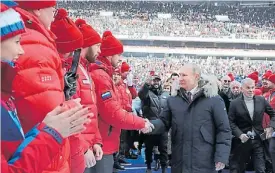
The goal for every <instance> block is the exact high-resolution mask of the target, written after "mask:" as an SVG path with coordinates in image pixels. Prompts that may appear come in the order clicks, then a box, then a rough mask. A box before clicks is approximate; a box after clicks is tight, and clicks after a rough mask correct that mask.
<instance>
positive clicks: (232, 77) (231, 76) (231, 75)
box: [227, 73, 235, 82]
mask: <svg viewBox="0 0 275 173" xmlns="http://www.w3.org/2000/svg"><path fill="white" fill-rule="evenodd" d="M227 76H229V78H230V79H231V82H232V81H234V80H235V78H234V76H233V74H232V73H228V75H227Z"/></svg>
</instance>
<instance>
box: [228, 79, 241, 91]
mask: <svg viewBox="0 0 275 173" xmlns="http://www.w3.org/2000/svg"><path fill="white" fill-rule="evenodd" d="M234 86H238V87H241V83H240V82H238V81H235V80H234V81H233V82H231V83H230V88H231V89H232V88H233V87H234Z"/></svg>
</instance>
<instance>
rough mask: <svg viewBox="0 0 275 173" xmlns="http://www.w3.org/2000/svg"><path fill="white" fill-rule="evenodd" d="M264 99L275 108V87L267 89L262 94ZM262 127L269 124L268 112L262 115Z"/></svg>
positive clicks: (266, 126)
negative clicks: (267, 90)
mask: <svg viewBox="0 0 275 173" xmlns="http://www.w3.org/2000/svg"><path fill="white" fill-rule="evenodd" d="M264 97H265V99H266V100H267V101H268V103H269V104H270V106H271V107H272V108H273V109H275V89H271V90H269V92H266V93H265V94H264ZM262 124H263V128H264V129H265V128H268V127H269V126H270V116H269V115H268V114H266V113H265V114H264V117H263V123H262Z"/></svg>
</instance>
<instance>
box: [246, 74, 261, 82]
mask: <svg viewBox="0 0 275 173" xmlns="http://www.w3.org/2000/svg"><path fill="white" fill-rule="evenodd" d="M247 77H248V78H250V79H252V80H254V81H255V83H256V84H257V83H258V81H259V76H258V75H256V74H255V72H254V73H251V74H249V75H248V76H247Z"/></svg>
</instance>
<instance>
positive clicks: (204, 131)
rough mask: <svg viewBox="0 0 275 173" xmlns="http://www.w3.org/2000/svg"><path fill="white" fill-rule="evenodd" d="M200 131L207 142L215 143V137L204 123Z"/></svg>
mask: <svg viewBox="0 0 275 173" xmlns="http://www.w3.org/2000/svg"><path fill="white" fill-rule="evenodd" d="M200 132H201V135H202V137H203V139H204V141H205V142H207V143H209V144H211V145H214V137H213V135H211V134H210V133H209V132H208V131H207V129H206V128H205V127H204V125H202V126H201V127H200Z"/></svg>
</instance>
